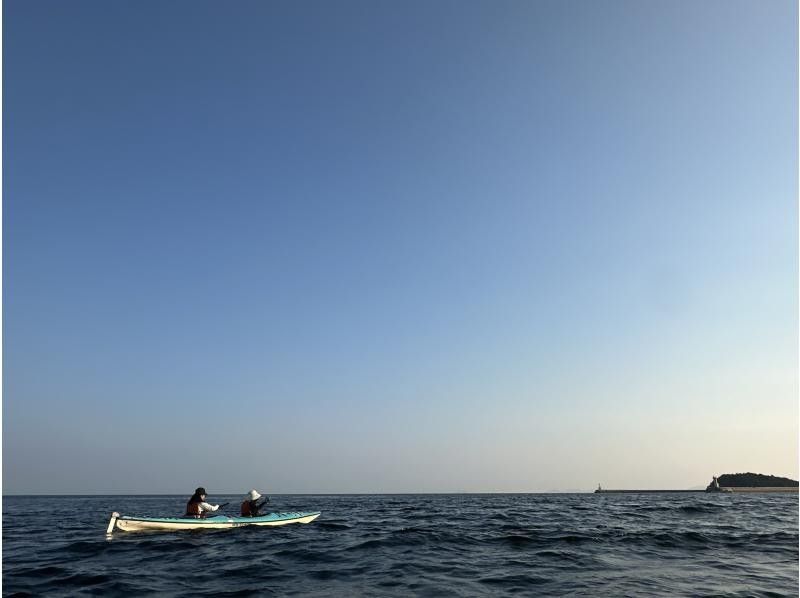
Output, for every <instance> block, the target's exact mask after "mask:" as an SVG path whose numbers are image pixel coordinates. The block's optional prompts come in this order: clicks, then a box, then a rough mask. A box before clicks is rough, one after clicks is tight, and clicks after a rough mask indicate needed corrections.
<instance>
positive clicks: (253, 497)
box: [242, 490, 269, 517]
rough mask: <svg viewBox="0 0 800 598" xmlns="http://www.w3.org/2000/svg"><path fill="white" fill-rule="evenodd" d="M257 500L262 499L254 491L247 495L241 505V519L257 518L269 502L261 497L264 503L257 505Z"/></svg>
mask: <svg viewBox="0 0 800 598" xmlns="http://www.w3.org/2000/svg"><path fill="white" fill-rule="evenodd" d="M259 498H262V497H261V495H260V494H259V493H258V491H256V490H251V491H250V492H248V493H247V496H245V497H244V502H243V503H242V517H259V516H260V515H261V513H260V511H261V509H263V508H264V505H265V504H267V503H268V502H269V499H268V498H267V497H266V496H265V497H263V498H264V501H263V502H260V503H259V502H258V499H259Z"/></svg>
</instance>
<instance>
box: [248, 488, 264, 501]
mask: <svg viewBox="0 0 800 598" xmlns="http://www.w3.org/2000/svg"><path fill="white" fill-rule="evenodd" d="M247 496H248V497H249V498H250V500H258V499H259V498H261V495H260V494H259V493H258V492H256V491H255V490H251V491H250V492H249V493H248V495H247Z"/></svg>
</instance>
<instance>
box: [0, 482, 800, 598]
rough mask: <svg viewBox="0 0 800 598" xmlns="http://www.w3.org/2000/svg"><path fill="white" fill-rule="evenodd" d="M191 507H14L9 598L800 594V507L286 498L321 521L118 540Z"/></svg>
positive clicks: (108, 500)
mask: <svg viewBox="0 0 800 598" xmlns="http://www.w3.org/2000/svg"><path fill="white" fill-rule="evenodd" d="M187 499H188V496H35V497H34V496H5V497H3V503H2V507H3V531H2V540H3V542H2V547H3V548H2V553H3V584H2V593H3V596H89V595H100V596H126V595H127V596H437V597H438V596H497V595H506V594H518V595H524V596H562V595H569V596H797V595H798V496H797V495H796V494H704V493H697V494H691V493H687V494H677V493H676V494H671V493H665V494H450V495H448V494H421V495H414V494H403V495H275V496H272V497H271V506H272V508H273V510H276V511H322V515H321V516H320V517H319V518H318V519H317V520H316V521H314V522H312V523H310V524H307V525H301V524H294V525H287V526H284V527H275V528H265V527H241V528H234V529H228V530H204V531H203V530H201V531H184V532H120V531H117V532H114V533H113V534H112V535H111V536H107V535H106V527H107V525H108V521H109V518H110V515H111V512H112V511H119V512H121V513H122V514H124V515H140V516H154V517H158V516H161V517H163V516H174V515H180V514H182V512H183V508H184V504H185V501H186V500H187ZM209 499H210V500H211V501H212V502H216V503H223V502H230V503H231V505H230V506H229V507H226V508H225V509H223V512H227V513H230V514H234V513H235V512H236V510H237V509H236V508H237V506H238V504H239V503H240V501H241V499H242V496H240V495H236V496H217V495H210V496H209Z"/></svg>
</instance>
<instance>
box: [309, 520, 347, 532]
mask: <svg viewBox="0 0 800 598" xmlns="http://www.w3.org/2000/svg"><path fill="white" fill-rule="evenodd" d="M316 527H317V529H330V530H346V529H353V527H352V526H350V525H347V524H345V523H331V522H329V521H321V522H320V523H317V525H316Z"/></svg>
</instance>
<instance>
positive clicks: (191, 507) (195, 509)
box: [184, 487, 219, 519]
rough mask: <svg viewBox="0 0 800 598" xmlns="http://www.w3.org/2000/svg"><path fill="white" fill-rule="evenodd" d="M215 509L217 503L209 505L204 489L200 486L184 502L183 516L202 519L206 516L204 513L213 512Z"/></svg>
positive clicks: (217, 507)
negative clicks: (184, 510)
mask: <svg viewBox="0 0 800 598" xmlns="http://www.w3.org/2000/svg"><path fill="white" fill-rule="evenodd" d="M217 509H219V505H211V504H209V503H207V502H206V489H205V488H202V487H201V488H198V489H197V490H195V491H194V494H193V495H192V498H190V499H189V502H187V503H186V514H185V515H184V517H193V518H194V519H202V518H203V517H206V513H213V512H214V511H216V510H217Z"/></svg>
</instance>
